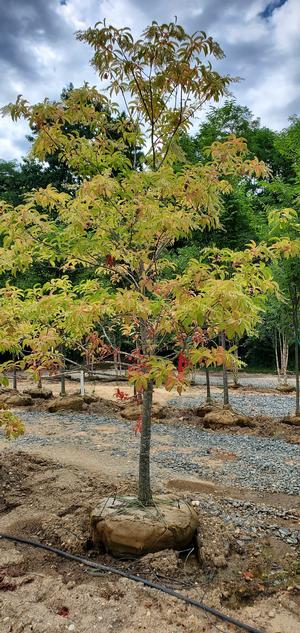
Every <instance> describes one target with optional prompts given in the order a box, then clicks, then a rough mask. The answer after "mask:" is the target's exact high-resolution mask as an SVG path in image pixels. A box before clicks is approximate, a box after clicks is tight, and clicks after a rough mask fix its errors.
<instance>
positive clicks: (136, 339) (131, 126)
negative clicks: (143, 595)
mask: <svg viewBox="0 0 300 633" xmlns="http://www.w3.org/2000/svg"><path fill="white" fill-rule="evenodd" d="M78 37H79V39H81V40H83V41H86V42H88V43H90V44H91V45H92V46H93V48H94V51H95V53H94V57H93V64H94V66H95V67H96V69H97V70H98V72H99V74H100V77H101V79H105V80H108V82H109V88H110V91H111V93H112V94H118V93H120V92H121V93H122V95H123V96H124V101H125V105H126V108H127V119H126V120H125V121H124V122H122V125H121V124H120V120H119V121H118V122H117V126H118V128H117V129H118V131H119V133H120V134H121V138H120V136H119V137H117V138H116V137H115V136H114V135H112V134H111V135H110V134H107V127H108V114H107V111H109V112H111V110H112V106H111V104H109V102H108V100H107V98H106V97H104V96H103V95H102V94H99V93H98V92H97V91H96V89H95V88H90V87H88V86H84V87H83V88H82V89H81V90H77V91H71V92H70V93H69V95H68V99H67V101H66V102H65V103H63V104H61V103H60V102H57V103H49V102H48V101H44V102H43V103H41V104H37V105H36V106H29V105H28V104H27V103H26V101H24V100H23V99H22V98H18V100H17V102H16V104H13V105H12V104H11V105H10V106H8V107H7V108H6V109H5V112H9V113H10V114H11V116H12V117H13V119H15V118H18V117H20V116H24V117H25V118H26V119H27V120H29V122H30V124H31V125H32V126H35V127H36V129H37V134H36V138H35V141H34V143H33V148H32V153H33V155H34V156H36V157H37V158H38V159H40V160H44V159H45V156H48V155H49V154H55V155H57V152H58V154H59V156H61V157H63V158H64V161H65V162H66V164H67V165H68V166H70V169H71V170H72V171H73V173H74V174H75V175H76V179H77V186H76V187H74V189H73V190H72V192H65V191H63V192H62V191H57V190H56V189H55V188H53V187H51V186H48V187H47V188H46V189H43V190H42V189H40V190H38V191H33V192H32V193H31V194H29V195H27V196H26V201H25V204H23V205H19V206H17V207H15V208H12V207H10V206H9V205H3V208H2V219H1V229H2V233H3V234H4V248H3V249H2V251H1V252H0V262H1V265H2V267H3V269H5V268H8V267H9V266H11V267H12V269H13V270H18V269H20V268H24V267H26V266H29V265H31V264H32V263H33V262H35V261H46V262H48V263H50V264H53V265H54V264H55V265H60V266H61V268H62V269H63V270H64V271H65V272H66V271H69V270H74V269H76V268H77V267H82V266H84V267H86V268H87V269H88V270H89V276H90V278H91V275H93V279H92V280H91V282H90V283H91V285H90V286H89V294H88V295H87V294H86V296H85V298H86V301H87V302H88V304H89V305H90V306H91V307H93V306H94V305H98V303H99V298H100V300H101V301H100V303H101V305H103V275H106V278H107V286H106V291H107V293H108V294H107V296H106V298H105V304H104V305H105V314H106V316H107V314H109V316H110V319H111V321H112V323H113V322H115V323H116V324H117V327H119V328H121V330H122V333H123V335H125V336H126V337H127V340H129V341H130V344H131V349H130V351H129V352H128V351H126V352H123V353H125V355H126V356H127V357H129V358H130V359H131V364H132V366H131V369H130V380H131V382H132V383H133V384H134V385H135V387H136V390H137V391H140V392H142V398H143V406H142V424H141V444H140V461H139V495H138V496H139V500H140V502H141V503H142V504H143V505H146V506H147V505H149V504H151V503H152V494H151V486H150V438H151V407H152V397H153V388H154V386H155V385H157V386H160V385H162V384H163V385H165V387H166V388H167V389H171V388H173V387H177V389H178V391H179V392H181V390H182V387H183V386H184V384H185V382H186V375H185V372H179V371H177V368H176V366H175V365H174V362H173V361H174V360H175V359H176V357H177V356H178V355H179V354H180V353H184V354H185V355H186V357H187V358H188V359H189V360H190V362H192V363H193V364H197V363H200V364H203V363H205V364H206V365H210V364H219V365H223V364H224V365H225V364H226V365H227V364H230V362H231V360H230V359H231V351H230V350H229V351H225V350H224V349H223V348H222V347H221V346H219V345H213V346H212V347H211V348H210V349H208V348H207V346H205V345H202V327H203V326H204V325H205V327H206V328H207V331H208V333H209V337H210V338H211V339H212V340H214V339H217V337H218V335H219V334H220V333H221V332H225V333H226V335H227V337H228V338H230V337H232V336H234V335H236V334H243V333H244V332H245V331H248V330H251V329H252V327H253V323H254V322H255V321H256V320H257V319H258V318H259V313H260V306H259V301H260V299H259V295H261V294H263V293H264V292H266V291H267V290H268V289H269V288H270V287H271V286H272V283H271V281H270V278H269V276H268V274H266V268H264V267H263V266H260V265H259V264H258V265H257V266H256V267H252V266H251V259H252V253H251V250H249V251H248V252H247V254H246V255H245V257H243V258H242V259H241V261H240V263H239V264H235V267H234V270H233V271H232V274H231V276H230V278H226V277H224V278H223V277H222V275H220V273H219V271H218V266H216V264H215V263H214V265H209V264H208V263H204V262H201V261H198V262H196V263H193V262H191V264H190V266H189V267H188V270H187V273H186V275H185V276H182V275H181V276H177V275H176V274H172V272H171V273H170V272H169V275H166V272H167V271H170V268H171V269H172V267H171V264H170V260H169V258H168V257H167V253H168V251H169V250H170V248H171V247H172V246H173V245H174V243H175V241H176V240H178V239H183V238H185V237H187V236H189V235H190V233H191V231H193V230H194V229H196V228H199V229H201V230H204V229H207V228H210V227H217V226H218V225H219V216H220V211H221V209H222V199H223V195H225V194H226V193H229V192H230V191H231V190H232V185H231V179H232V178H233V177H238V178H242V177H246V176H249V177H250V176H252V175H253V174H255V176H256V177H260V176H262V175H263V174H264V173H265V167H264V165H263V164H262V163H261V162H260V161H258V160H257V159H253V160H249V159H248V158H247V147H246V144H245V142H244V141H242V140H239V139H237V138H236V137H235V136H230V137H229V138H228V139H227V140H226V141H224V142H223V143H220V142H216V143H214V144H213V146H212V149H211V159H210V161H207V162H205V164H203V163H201V162H199V163H197V164H195V165H190V164H188V163H186V164H183V165H182V167H181V169H180V170H179V172H178V170H177V168H176V166H177V163H178V156H180V157H181V159H182V154H181V153H180V150H179V148H178V144H177V142H176V141H177V137H178V133H179V131H180V130H186V129H188V126H189V125H190V123H191V120H192V117H193V115H194V114H195V112H197V110H198V109H199V108H201V106H202V105H203V103H205V102H206V101H207V100H209V99H212V98H213V99H218V98H219V96H220V95H222V94H223V93H224V91H225V89H226V86H227V85H228V83H229V81H230V79H229V78H228V77H221V76H220V75H219V74H218V73H216V72H215V71H213V70H212V67H211V65H210V64H207V63H205V58H206V57H207V56H208V55H209V54H210V55H212V56H214V57H217V58H220V57H221V56H222V55H223V53H222V51H221V49H220V47H219V45H218V44H217V43H216V42H214V41H213V40H212V38H210V37H207V36H206V35H205V34H204V33H195V34H194V35H193V36H190V35H188V34H187V33H185V31H184V30H183V29H182V27H180V26H179V25H177V24H173V23H170V24H168V25H166V24H163V25H158V24H157V23H155V22H154V23H152V25H151V26H150V27H148V28H147V29H146V30H145V32H144V33H143V35H142V37H141V39H139V40H137V41H134V39H133V37H132V35H131V33H130V31H129V30H128V29H120V30H117V29H115V28H114V27H107V26H106V25H105V24H104V25H101V24H100V25H98V26H96V27H95V28H94V29H88V30H87V31H86V32H83V33H80V34H79V35H78ZM67 124H68V125H67ZM87 124H89V125H90V126H91V127H92V128H93V130H94V135H93V136H92V138H89V139H87V138H86V137H83V136H80V135H79V134H78V133H77V126H85V125H87ZM68 126H70V127H68ZM128 145H130V146H131V147H132V151H133V155H134V154H135V152H136V148H138V147H140V146H143V147H144V148H147V149H148V148H149V150H148V151H146V149H145V161H144V162H145V168H144V170H143V171H140V170H137V169H135V170H134V169H132V162H131V160H130V158H129V157H128V155H126V148H127V147H128ZM8 217H9V218H10V223H9V224H8V222H7V219H8ZM253 277H254V278H255V280H256V282H255V280H254V279H253ZM53 283H54V282H53ZM55 283H58V282H55ZM250 283H252V286H253V287H254V288H256V287H257V292H256V290H255V291H253V292H252V293H249V284H250ZM35 292H39V291H38V290H36V291H35ZM64 292H65V295H66V297H65V299H64V300H65V301H66V302H67V304H68V301H69V297H71V299H72V298H73V297H74V295H75V298H76V296H77V293H78V288H77V287H73V288H72V289H70V288H67V287H66V285H65V291H64ZM74 300H76V299H74ZM68 305H69V304H68ZM71 312H72V311H71ZM99 319H101V314H100V315H99V313H98V314H94V322H95V324H97V323H98V324H99ZM83 322H84V319H83ZM99 325H101V323H100V324H99ZM58 330H59V328H57V327H56V328H54V331H55V336H56V337H58V334H57V332H58ZM81 333H82V332H81ZM107 336H108V338H109V334H108V335H107ZM170 339H171V343H172V349H173V351H172V354H171V356H170V357H169V358H168V356H167V353H168V349H169V344H170ZM45 341H46V338H45V337H44V338H43V343H45ZM37 342H39V337H37ZM167 342H168V348H166V344H167ZM58 343H59V344H60V343H61V341H60V340H59V337H58V338H57V340H56V342H55V344H52V345H51V348H54V351H55V348H56V346H57V344H58ZM29 347H31V344H30V345H29ZM110 348H111V349H113V341H111V345H110ZM43 352H44V353H46V350H45V349H44V350H43ZM49 353H50V350H49V346H48V347H47V354H49ZM55 353H56V352H55ZM39 362H40V363H42V357H41V359H40V361H39ZM37 365H38V363H37Z"/></svg>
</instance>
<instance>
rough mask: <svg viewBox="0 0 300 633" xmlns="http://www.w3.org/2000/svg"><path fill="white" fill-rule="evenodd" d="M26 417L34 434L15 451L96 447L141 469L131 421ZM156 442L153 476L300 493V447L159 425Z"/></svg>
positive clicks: (83, 416) (67, 416)
mask: <svg viewBox="0 0 300 633" xmlns="http://www.w3.org/2000/svg"><path fill="white" fill-rule="evenodd" d="M21 417H22V419H23V420H24V422H25V425H26V424H28V426H29V425H30V426H31V432H30V433H27V434H26V435H25V436H24V437H22V438H19V439H18V440H16V441H15V442H14V447H16V449H18V448H21V447H26V446H28V447H29V446H30V445H32V446H33V447H34V446H49V445H50V446H55V445H64V444H69V445H70V444H71V445H72V446H76V447H82V448H86V449H89V450H91V451H95V452H97V453H98V454H99V456H101V459H105V456H107V457H109V458H110V459H111V457H115V458H116V460H119V461H120V462H121V461H122V460H123V463H124V464H125V467H126V469H127V472H128V474H132V473H133V472H135V470H136V464H137V459H138V448H139V437H138V436H135V435H134V433H133V431H132V428H131V425H130V423H126V422H122V421H120V420H116V419H114V418H111V417H107V416H99V415H91V414H85V413H80V414H79V413H77V414H75V413H72V414H64V415H59V416H53V415H52V414H45V413H43V414H41V413H37V412H22V414H21ZM51 423H53V424H55V433H54V434H53V435H49V436H45V434H44V432H41V429H43V430H44V429H45V428H46V429H48V430H49V431H50V432H51ZM104 426H105V429H104V428H103V431H104V432H103V435H102V434H101V427H104ZM99 431H100V433H99ZM116 431H117V432H116ZM104 438H105V439H104ZM152 446H153V452H152V463H153V464H154V476H155V474H158V472H159V470H160V469H163V470H164V471H166V470H167V471H168V475H169V476H170V475H173V476H174V475H175V474H176V476H178V475H180V474H181V475H190V476H194V477H195V476H196V477H200V478H203V479H210V480H214V481H217V482H220V483H222V484H223V485H229V486H236V487H241V488H251V489H253V490H257V491H261V492H264V491H266V492H276V493H278V492H283V493H287V494H290V495H296V494H300V451H299V445H294V444H289V443H287V442H284V441H283V440H280V439H274V438H266V437H257V436H248V435H230V434H222V433H217V432H215V431H214V432H212V431H204V430H200V429H196V428H193V427H186V426H180V425H176V426H170V425H166V424H155V423H154V424H153V437H152Z"/></svg>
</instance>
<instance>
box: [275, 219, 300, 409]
mask: <svg viewBox="0 0 300 633" xmlns="http://www.w3.org/2000/svg"><path fill="white" fill-rule="evenodd" d="M269 227H270V238H272V239H273V241H274V244H273V248H274V250H276V251H278V252H279V253H280V254H281V256H282V261H281V267H280V274H281V277H282V278H283V280H284V285H283V287H282V290H286V299H287V304H288V305H289V307H290V314H291V318H292V323H293V333H294V345H295V374H296V411H295V415H296V416H299V415H300V377H299V345H300V266H299V256H300V222H299V213H298V211H297V210H296V209H291V208H288V209H279V210H278V209H276V210H274V211H271V212H270V214H269Z"/></svg>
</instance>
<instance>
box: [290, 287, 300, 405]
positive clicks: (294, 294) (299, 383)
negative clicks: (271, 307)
mask: <svg viewBox="0 0 300 633" xmlns="http://www.w3.org/2000/svg"><path fill="white" fill-rule="evenodd" d="M290 296H291V300H292V306H293V324H294V335H295V375H296V411H295V415H296V416H298V415H300V380H299V336H300V332H299V313H298V310H299V301H300V295H299V294H298V289H297V288H296V287H294V288H293V289H292V290H290Z"/></svg>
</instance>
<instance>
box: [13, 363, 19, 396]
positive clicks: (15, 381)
mask: <svg viewBox="0 0 300 633" xmlns="http://www.w3.org/2000/svg"><path fill="white" fill-rule="evenodd" d="M15 360H16V357H15V354H13V361H14V362H15ZM12 388H13V389H15V390H16V391H17V389H18V385H17V370H16V368H15V367H14V368H13V379H12Z"/></svg>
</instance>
